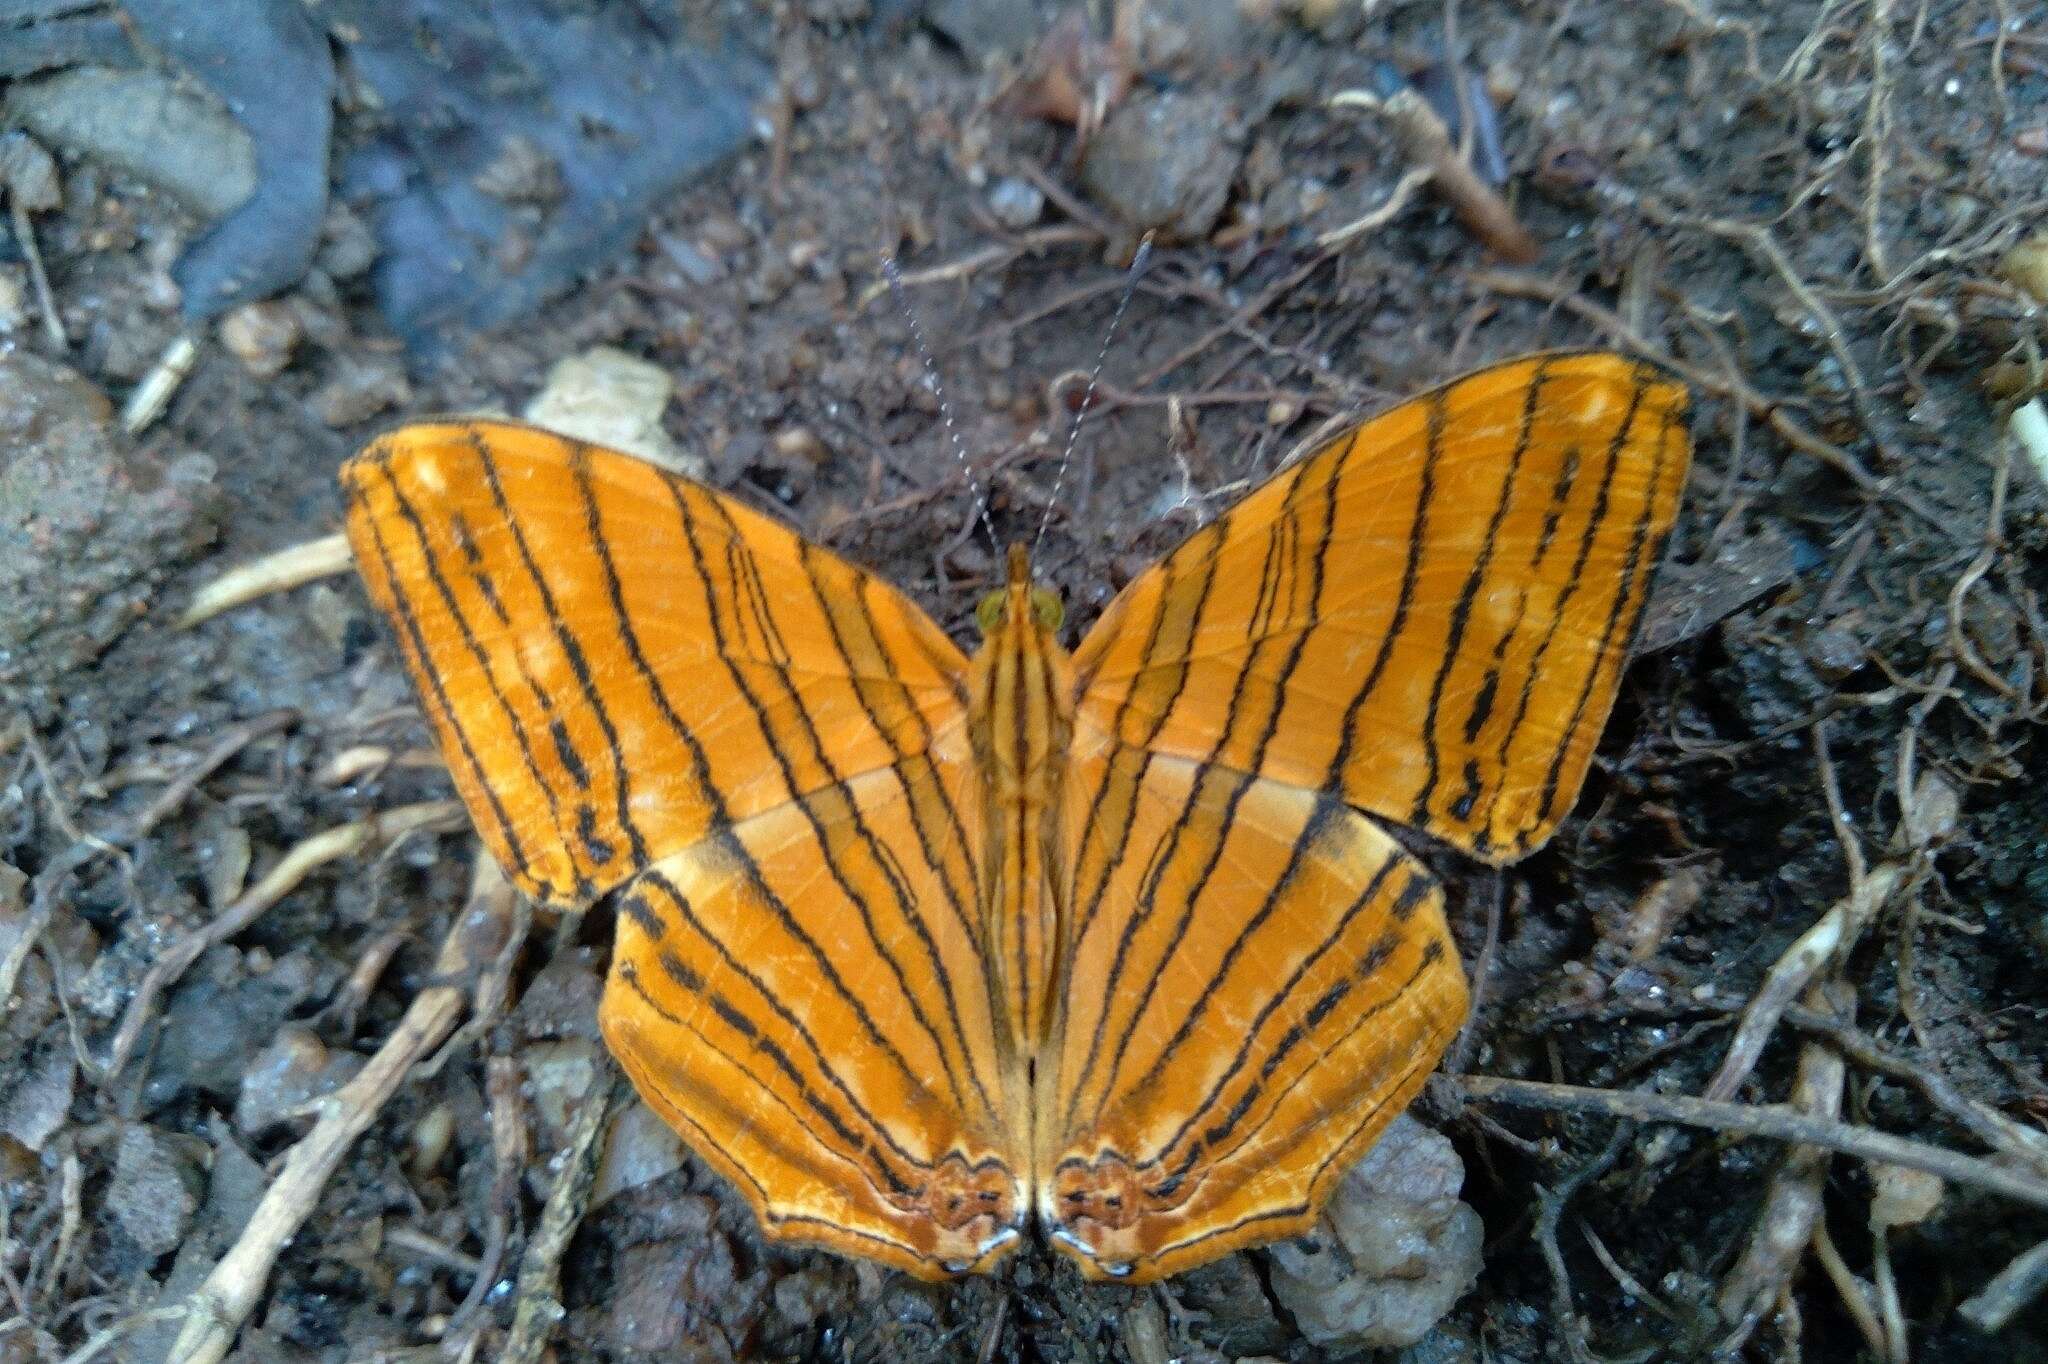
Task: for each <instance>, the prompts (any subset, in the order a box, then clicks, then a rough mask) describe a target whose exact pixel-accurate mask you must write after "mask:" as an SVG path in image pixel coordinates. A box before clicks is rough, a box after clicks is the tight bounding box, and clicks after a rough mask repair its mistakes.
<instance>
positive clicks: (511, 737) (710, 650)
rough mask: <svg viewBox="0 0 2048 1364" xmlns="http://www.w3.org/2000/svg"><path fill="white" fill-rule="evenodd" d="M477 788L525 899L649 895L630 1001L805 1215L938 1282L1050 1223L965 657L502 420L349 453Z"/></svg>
mask: <svg viewBox="0 0 2048 1364" xmlns="http://www.w3.org/2000/svg"><path fill="white" fill-rule="evenodd" d="M343 483H344V486H345V488H346V490H347V493H348V499H349V516H348V529H349V536H350V542H351V545H352V546H353V548H354V551H355V556H356V562H357V565H358V567H359V568H360V570H361V571H362V574H363V578H364V580H365V582H366V583H367V585H368V587H369V590H370V594H371V596H372V598H373V599H374V600H375V601H376V603H377V604H378V605H379V606H380V607H381V608H382V609H383V610H384V612H385V614H386V615H387V616H388V617H389V618H390V619H391V622H392V624H393V626H394V629H395V631H396V633H397V637H398V641H399V645H400V648H401V650H402V652H403V654H404V657H405V661H406V665H407V667H408V670H409V671H410V672H411V674H412V677H413V680H414V682H415V684H416V686H417V689H418V692H419V694H420V697H421V699H422V702H423V703H424V705H425V708H426V712H427V715H428V718H429V720H430V721H431V722H432V724H433V727H434V730H435V733H436V736H437V738H438V740H439V743H440V748H441V752H442V755H443V757H444V758H445V759H446V760H447V762H448V766H449V769H450V771H451V773H452V774H453V776H454V779H455V782H456V786H457V788H458V789H459V790H460V792H461V794H462V796H463V798H464V800H465V802H466V803H467V805H468V807H469V810H470V814H471V816H472V817H473V818H474V820H475V822H476V825H477V827H478V830H479V831H480V833H481V834H482V836H483V838H484V840H485V842H486V843H487V844H488V846H489V847H490V849H491V851H492V852H493V854H495V855H496V856H497V857H498V859H499V860H500V861H501V862H502V863H503V864H504V865H505V866H506V868H507V870H508V871H509V872H510V873H511V874H512V875H513V877H514V878H515V880H516V881H517V883H518V884H519V885H520V887H521V888H522V889H524V890H525V891H527V892H528V893H529V894H532V895H534V896H535V897H537V898H539V899H541V900H543V901H546V902H549V903H551V904H555V905H558V906H563V907H568V908H581V907H583V906H584V905H586V904H588V903H589V902H590V901H591V900H593V899H595V898H596V897H598V896H601V895H604V894H606V893H607V892H611V891H617V899H618V903H619V907H620V928H619V934H618V943H617V946H616V949H615V951H614V954H613V962H612V973H611V978H610V980H609V982H608V984H607V986H606V991H605V997H604V1002H603V1004H602V1006H601V1007H600V1011H599V1022H600V1024H601V1025H602V1026H603V1029H604V1032H605V1036H606V1039H607V1041H608V1042H609V1043H610V1044H611V1046H612V1049H613V1051H614V1053H615V1054H616V1055H617V1056H618V1057H619V1059H620V1060H621V1062H622V1063H623V1064H624V1065H625V1067H626V1069H627V1070H628V1072H629V1073H630V1074H631V1075H632V1077H633V1079H634V1082H635V1083H636V1085H637V1086H638V1087H639V1089H640V1091H641V1093H642V1095H643V1096H644V1097H645V1098H646V1099H647V1100H648V1102H649V1103H650V1104H651V1105H653V1106H654V1107H655V1108H656V1109H657V1110H658V1111H660V1112H661V1113H663V1114H664V1116H666V1117H667V1118H668V1119H669V1121H670V1122H671V1123H672V1125H674V1126H675V1127H676V1129H677V1131H678V1132H679V1133H681V1135H682V1136H683V1137H684V1138H685V1140H687V1141H688V1142H689V1143H690V1144H691V1145H692V1146H693V1147H694V1148H695V1149H696V1150H697V1151H698V1152H699V1154H701V1155H703V1156H704V1157H705V1158H706V1159H707V1160H709V1161H711V1162H712V1163H713V1164H714V1165H715V1166H716V1167H717V1168H718V1169H720V1170H721V1171H722V1172H724V1173H725V1174H726V1175H728V1176H729V1177H730V1178H732V1179H733V1181H734V1182H735V1184H736V1185H737V1186H738V1188H739V1189H740V1191H741V1192H742V1193H743V1194H744V1195H745V1196H746V1197H747V1199H748V1201H749V1202H750V1203H751V1204H752V1206H753V1207H754V1209H755V1211H756V1213H757V1214H758V1215H759V1217H760V1220H761V1223H762V1226H763V1228H764V1229H765V1230H766V1231H767V1232H768V1233H769V1234H770V1235H773V1236H779V1237H786V1238H794V1239H799V1240H804V1241H809V1242H818V1243H823V1244H827V1245H832V1246H835V1247H838V1248H840V1249H842V1250H846V1251H849V1252H853V1253H859V1254H865V1255H869V1256H872V1257H875V1258H878V1259H884V1260H887V1261H889V1262H891V1263H893V1264H897V1265H899V1266H901V1267H902V1268H904V1269H907V1270H910V1271H911V1272H913V1273H918V1274H923V1275H926V1276H928V1277H939V1276H943V1275H945V1274H948V1273H951V1272H954V1271H956V1270H957V1269H960V1268H964V1267H969V1266H973V1265H976V1264H979V1263H982V1262H984V1261H985V1260H987V1259H988V1258H990V1257H992V1256H994V1255H996V1254H1000V1253H1001V1251H1002V1250H1003V1249H1004V1248H1006V1247H1007V1246H1009V1245H1011V1244H1013V1243H1014V1242H1015V1240H1016V1239H1017V1231H1016V1229H1015V1226H1014V1222H1015V1219H1016V1217H1017V1215H1018V1208H1019V1206H1020V1203H1021V1199H1020V1196H1019V1193H1020V1191H1019V1186H1018V1180H1017V1176H1016V1174H1015V1173H1014V1172H1016V1171H1018V1170H1020V1169H1021V1168H1022V1161H1021V1160H1020V1159H1019V1158H1018V1157H1017V1156H1016V1155H1015V1154H1014V1153H1013V1152H1012V1151H1011V1150H1010V1149H1009V1146H1010V1141H1009V1136H1008V1132H1009V1127H1008V1124H1007V1123H1006V1121H1005V1117H1004V1115H1005V1114H1006V1113H1007V1111H1008V1105H1007V1103H1006V1101H1005V1098H1004V1094H1003V1090H1002V1083H1003V1077H1002V1067H1001V1065H1000V1060H999V1057H998V1055H997V1047H998V1043H997V1037H996V1033H995V1027H994V1023H993V1021H992V1019H991V1016H990V1007H989V999H990V996H989V988H988V982H987V980H986V978H985V975H984V971H983V965H982V963H983V960H984V954H983V952H982V950H981V944H980V941H979V927H978V920H977V917H976V915H977V907H978V889H977V875H976V869H975V867H974V863H973V853H974V850H975V849H977V848H978V847H979V846H980V843H981V834H980V829H981V813H980V811H979V809H978V808H977V804H976V801H977V795H976V787H975V784H974V782H973V780H972V772H973V755H972V751H971V747H970V744H969V741H968V738H967V735H966V725H965V714H966V711H965V705H964V702H963V700H962V695H963V686H964V679H965V676H966V670H967V665H966V661H965V660H964V659H963V658H961V656H960V654H959V652H958V651H957V650H956V649H955V648H954V647H953V645H952V643H951V641H949V640H948V639H947V638H946V636H945V635H944V634H943V633H942V632H940V631H939V629H938V628H937V627H936V626H935V625H933V624H932V623H931V622H930V620H929V619H927V618H926V617H925V616H924V615H923V613H921V612H920V611H918V609H917V608H916V607H915V606H914V605H912V604H911V603H910V602H909V601H907V600H906V599H905V598H903V597H902V596H901V595H900V594H898V593H896V592H895V591H894V590H892V589H891V588H889V587H887V586H886V585H884V584H882V583H879V582H877V581H875V580H874V579H872V578H870V577H869V576H868V575H867V574H865V573H863V572H861V571H860V570H859V569H856V568H854V567H853V566H852V565H850V564H847V563H846V562H845V561H843V560H841V559H839V558H837V557H836V556H834V555H832V554H830V553H829V552H827V551H825V550H823V549H821V548H819V547H818V546H816V545H813V544H811V543H810V542H808V541H806V540H804V539H803V538H802V537H800V536H798V535H797V534H796V533H795V532H793V531H791V530H789V529H788V528H787V527H784V526H782V525H780V524H779V523H777V522H775V521H772V520H770V519H769V518H768V517H765V516H762V515H761V514H759V513H757V512H754V511H751V510H749V509H748V508H746V507H745V506H743V505H741V504H740V503H738V502H736V501H734V500H733V499H731V498H728V497H725V496H723V495H722V494H719V493H717V492H715V491H713V490H712V489H709V488H706V487H703V486H702V485H700V484H697V483H693V482H691V481H689V480H687V479H682V478H678V477H675V476H674V475H671V474H667V473H665V472H663V471H661V470H659V469H656V468H655V467H653V466H652V465H649V464H646V463H644V462H642V461H640V460H636V459H633V458H630V457H628V456H625V455H621V454H617V453H615V452H612V451H607V450H602V449H597V448H595V447H591V446H587V445H584V444H581V443H579V442H576V441H572V440H568V439H565V438H563V437H560V436H556V435H552V434H550V433H548V432H545V431H540V430H537V429H534V428H530V427H522V426H516V425H512V424H508V423H502V422H447V423H427V424H423V425H416V426H409V427H406V428H404V429H403V430H401V431H399V432H397V433H395V434H393V435H391V436H389V437H386V438H385V439H383V440H381V441H378V442H376V443H375V444H373V445H371V446H370V447H369V448H368V449H367V450H365V451H364V452H363V453H362V454H361V455H359V456H357V457H356V458H355V459H354V460H352V461H350V463H349V464H348V465H347V466H346V467H345V468H344V470H343Z"/></svg>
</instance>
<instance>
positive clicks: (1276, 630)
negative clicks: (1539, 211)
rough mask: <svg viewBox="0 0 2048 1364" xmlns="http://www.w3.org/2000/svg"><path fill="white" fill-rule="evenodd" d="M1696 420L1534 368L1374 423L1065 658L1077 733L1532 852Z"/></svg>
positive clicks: (1557, 813)
mask: <svg viewBox="0 0 2048 1364" xmlns="http://www.w3.org/2000/svg"><path fill="white" fill-rule="evenodd" d="M1685 400H1686V394H1685V390H1684V388H1683V387H1682V386H1680V385H1678V384H1676V383H1674V382H1672V381H1671V380H1670V379H1668V378H1666V377H1665V376H1664V375H1663V374H1662V372H1661V371H1658V370H1655V369H1653V368H1651V367H1649V366H1647V365H1640V364H1636V363H1633V362H1631V361H1628V360H1626V359H1623V358H1622V357H1620V356H1616V355H1606V354H1567V355H1546V356H1536V357H1532V358H1530V359H1526V360H1520V361H1511V362H1509V363H1507V364H1504V365H1499V366H1496V367H1494V368H1492V369H1487V370H1481V371H1480V372H1479V373H1477V374H1474V375H1472V376H1470V377H1468V378H1466V379H1462V380H1460V381H1458V382H1456V383H1452V384H1449V385H1446V386H1445V387H1443V388H1439V389H1437V390H1435V391H1434V392H1432V393H1429V394H1427V395H1425V396H1423V397H1421V398H1417V399H1414V400H1412V401H1410V402H1407V403H1403V404H1402V405H1401V406H1399V407H1396V408H1394V409H1393V410H1391V411H1389V412H1387V413H1384V414H1383V415H1381V416H1379V417H1376V418H1374V419H1372V420H1370V421H1368V422H1366V423H1364V424H1363V425H1362V426H1359V427H1358V428H1357V429H1355V430H1353V431H1351V432H1348V433H1346V434H1345V435H1343V436H1341V437H1339V438H1338V439H1337V440H1336V441H1334V442H1332V443H1331V444H1330V445H1328V446H1326V447H1324V448H1323V449H1322V450H1320V451H1318V452H1316V453H1315V454H1313V455H1311V456H1309V457H1308V458H1307V459H1304V460H1302V461H1301V462H1300V463H1298V464H1295V465H1294V466H1292V467H1291V468H1289V469H1287V470H1285V471H1283V472H1282V473H1281V474H1280V475H1279V476H1277V477H1276V478H1274V479H1272V480H1271V481H1269V482H1267V483H1266V484H1265V485H1263V486H1262V487H1260V488H1259V489H1258V490H1257V491H1255V492H1253V493H1252V494H1251V495H1250V496H1248V497H1246V498H1245V499H1244V500H1243V501H1242V502H1239V503H1238V504H1237V505H1236V506H1234V507H1232V508H1231V509H1230V511H1229V512H1227V513H1226V514H1225V515H1224V516H1222V517H1221V518H1219V519H1218V520H1217V521H1215V522H1214V523H1212V524H1211V525H1210V526H1208V527H1207V528H1206V529H1204V530H1203V531H1201V532H1200V533H1198V534H1197V535H1195V536H1194V537H1193V538H1192V539H1190V540H1189V541H1188V542H1187V543H1185V544H1184V545H1182V546H1181V547H1180V548H1179V549H1177V550H1175V551H1174V552H1173V553H1172V554H1170V555H1168V556H1167V557H1166V558H1165V559H1164V560H1162V561H1161V562H1160V563H1158V564H1156V565H1154V566H1153V567H1152V568H1151V569H1149V570H1147V571H1146V572H1145V573H1144V574H1142V575H1141V576H1139V577H1138V578H1137V579H1136V580H1135V581H1133V582H1132V583H1131V585H1130V586H1129V587H1128V588H1126V589H1125V590H1124V592H1123V593H1122V594H1121V595H1120V596H1119V597H1118V598H1117V600H1116V601H1115V602H1114V603H1112V605H1111V606H1110V609H1109V611H1108V612H1107V613H1106V614H1105V615H1104V617H1103V619H1102V620H1101V622H1100V623H1098V624H1097V625H1096V627H1095V629H1094V631H1093V632H1092V633H1091V634H1090V635H1089V636H1088V638H1087V640H1086V641H1085V642H1084V643H1083V644H1082V646H1081V648H1080V649H1079V650H1078V651H1077V652H1076V654H1075V659H1074V663H1075V668H1076V671H1077V674H1078V676H1079V679H1080V681H1079V685H1080V687H1081V702H1080V708H1081V710H1082V711H1083V712H1084V713H1085V714H1086V715H1088V716H1089V717H1090V718H1091V719H1093V720H1094V721H1095V722H1096V723H1097V724H1099V725H1100V726H1102V727H1103V728H1105V729H1107V730H1108V731H1109V732H1110V733H1111V734H1113V735H1115V736H1116V737H1117V738H1118V739H1119V740H1121V741H1122V742H1124V743H1127V744H1130V745H1131V746H1133V747H1136V748H1140V749H1158V750H1161V751H1164V752H1171V753H1176V754H1179V755H1181V756H1183V757H1190V758H1195V759H1198V760H1203V761H1209V760H1215V761H1222V762H1227V763H1230V764H1233V765H1235V766H1237V767H1239V768H1242V769H1243V770H1246V771H1250V772H1255V773H1257V774H1259V775H1261V776H1266V777H1271V778H1273V779H1274V780H1277V781H1283V782H1286V783H1288V784H1290V785H1295V786H1303V787H1307V788H1309V789H1311V790H1328V791H1332V792H1335V793H1337V794H1340V795H1341V796H1342V797H1343V798H1344V799H1345V800H1346V801H1348V802H1350V803H1351V804H1352V805H1354V806H1357V807H1358V808H1359V809H1362V810H1366V811H1368V812H1370V813H1372V814H1376V815H1380V816H1383V817H1384V818H1387V819H1392V820H1397V821H1399V822H1401V823H1404V824H1408V825H1410V826H1412V827H1414V828H1417V829H1421V830H1423V831H1424V832H1426V833H1430V834H1433V835H1435V836H1436V837H1438V838H1442V839H1444V840H1445V841H1446V842H1449V843H1452V844H1454V845H1456V846H1457V847H1459V848H1461V849H1464V850H1465V851H1468V852H1470V853H1473V854H1475V855H1476V856H1479V857H1483V858H1485V859H1486V860H1488V861H1491V862H1496V863H1500V862H1510V861H1513V860H1515V859H1516V858H1518V857H1521V856H1523V855H1525V854H1527V853H1529V852H1532V851H1534V850H1535V849H1536V848H1538V847H1541V846H1542V845H1543V843H1544V842H1545V841H1546V840H1547V839H1548V838H1549V837H1550V835H1551V834H1552V833H1553V832H1555V830H1556V828H1557V824H1558V821H1559V820H1561V819H1562V818H1563V817H1564V814H1565V812H1566V810H1567V809H1568V808H1569V807H1570V805H1571V803H1572V801H1573V800H1574V799H1576V798H1577V796H1578V792H1579V788H1580V786H1581V785H1582V784H1583V782H1584V780H1585V775H1586V768H1587V765H1588V764H1589V763H1590V761H1591V760H1592V754H1593V746H1594V744H1595V743H1596V742H1597V741H1598V739H1599V737H1600V730H1601V727H1602V726H1603V725H1604V724H1605V722H1606V719H1607V713H1608V711H1609V709H1611V707H1612V705H1613V701H1614V693H1615V688H1616V686H1617V684H1618V682H1619V676H1620V671H1621V666H1622V664H1623V663H1624V662H1625V661H1626V659H1627V655H1628V645H1629V641H1630V639H1631V638H1632V636H1633V633H1634V629H1635V624H1636V621H1637V619H1638V618H1639V617H1640V616H1641V614H1642V608H1643V602H1644V601H1645V599H1646V598H1647V596H1648V592H1649V583H1650V577H1651V574H1652V572H1653V571H1654V570H1655V568H1656V566H1657V563H1658V561H1659V560H1660V558H1661V557H1662V554H1663V545H1664V538H1665V535H1666V534H1667V533H1668V532H1669V530H1670V528H1671V524H1672V521H1673V520H1674V518H1675V517H1676V515H1677V511H1678V499H1679V494H1680V492H1681V491H1682V490H1683V488H1684V486H1685V475H1686V468H1687V464H1688V460H1689V446H1688V442H1687V438H1686V434H1685V429H1684V426H1683V424H1682V418H1683V415H1684V411H1685ZM1219 697H1221V698H1226V701H1225V704H1224V706H1222V707H1219V705H1218V701H1217V698H1219ZM1219 710H1221V711H1222V713H1220V714H1219ZM1249 717H1256V718H1255V719H1254V718H1249Z"/></svg>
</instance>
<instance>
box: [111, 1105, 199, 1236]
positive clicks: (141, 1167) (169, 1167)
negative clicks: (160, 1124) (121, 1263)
mask: <svg viewBox="0 0 2048 1364" xmlns="http://www.w3.org/2000/svg"><path fill="white" fill-rule="evenodd" d="M199 1187H200V1173H199V1167H198V1165H197V1163H196V1162H195V1161H194V1160H193V1158H192V1152H191V1150H190V1143H189V1142H188V1141H187V1140H185V1139H181V1138H179V1137H178V1136H177V1134H176V1133H172V1132H166V1131H164V1130H162V1129H161V1128H156V1127H145V1126H142V1125H140V1124H137V1125H135V1126H131V1127H128V1128H126V1129H124V1130H123V1131H122V1133H121V1146H120V1149H119V1151H118V1152H117V1153H116V1155H115V1157H114V1182H113V1184H112V1185H111V1186H110V1187H109V1188H108V1189H107V1192H106V1199H107V1202H106V1206H107V1209H108V1211H110V1212H112V1213H113V1215H114V1221H115V1222H116V1223H117V1224H118V1225H119V1226H120V1228H121V1230H122V1231H124V1232H126V1233H128V1236H129V1238H130V1239H131V1240H133V1241H134V1242H135V1244H136V1245H138V1246H140V1247H142V1249H143V1250H144V1251H146V1252H148V1253H149V1254H151V1255H167V1254H169V1253H170V1252H171V1251H173V1250H176V1249H177V1248H178V1242H179V1241H181V1240H183V1239H184V1237H185V1232H186V1231H187V1229H189V1228H190V1227H191V1225H192V1215H193V1213H195V1212H197V1211H198V1210H199Z"/></svg>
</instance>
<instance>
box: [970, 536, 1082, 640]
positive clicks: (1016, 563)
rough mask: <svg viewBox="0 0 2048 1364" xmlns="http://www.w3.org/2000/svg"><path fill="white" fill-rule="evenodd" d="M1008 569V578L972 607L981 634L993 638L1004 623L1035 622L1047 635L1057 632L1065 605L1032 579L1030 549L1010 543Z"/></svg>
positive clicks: (1062, 618) (1064, 616) (1020, 623)
mask: <svg viewBox="0 0 2048 1364" xmlns="http://www.w3.org/2000/svg"><path fill="white" fill-rule="evenodd" d="M1009 568H1010V577H1009V581H1008V582H1006V583H1005V584H1004V585H1003V586H1001V587H999V588H997V589H996V590H995V591H993V592H991V593H989V594H988V595H987V596H985V597H983V598H982V599H981V601H980V602H979V603H978V604H977V605H976V606H975V608H974V620H975V623H976V624H977V625H979V626H981V633H982V634H983V635H984V636H987V637H990V638H993V637H994V636H995V635H996V633H997V632H998V631H1000V630H1002V629H1003V628H1004V626H1005V625H1013V626H1014V625H1022V624H1027V623H1030V622H1033V621H1035V622H1036V623H1037V624H1038V626H1039V627H1040V628H1041V629H1043V630H1044V631H1045V632H1046V633H1047V634H1049V635H1054V634H1058V633H1059V628H1060V622H1061V621H1062V620H1064V619H1065V618H1066V608H1065V607H1064V606H1062V605H1061V604H1060V599H1059V596H1058V595H1057V594H1056V593H1054V592H1053V591H1052V590H1051V589H1050V588H1044V587H1040V586H1038V585H1037V584H1035V583H1033V582H1032V581H1031V552H1030V551H1029V550H1027V549H1026V548H1025V547H1024V546H1023V545H1011V546H1010V563H1009Z"/></svg>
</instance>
